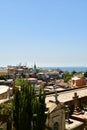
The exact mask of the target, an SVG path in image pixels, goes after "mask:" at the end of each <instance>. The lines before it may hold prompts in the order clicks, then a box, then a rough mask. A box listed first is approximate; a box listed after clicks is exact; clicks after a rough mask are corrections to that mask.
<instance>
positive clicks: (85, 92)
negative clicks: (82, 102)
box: [45, 87, 87, 103]
mask: <svg viewBox="0 0 87 130" xmlns="http://www.w3.org/2000/svg"><path fill="white" fill-rule="evenodd" d="M75 92H77V95H78V96H79V98H82V97H86V96H87V87H84V88H79V89H74V90H70V91H64V92H58V93H57V94H58V96H57V99H58V100H59V101H60V102H63V103H65V102H68V101H72V100H73V97H74V93H75ZM49 100H51V101H55V94H50V95H46V100H45V102H46V103H48V102H49Z"/></svg>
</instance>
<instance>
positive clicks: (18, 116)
mask: <svg viewBox="0 0 87 130" xmlns="http://www.w3.org/2000/svg"><path fill="white" fill-rule="evenodd" d="M16 85H20V86H21V88H20V89H18V88H15V90H14V98H13V121H14V127H15V129H16V130H24V129H25V130H32V129H33V130H39V129H42V130H44V128H45V120H46V117H45V108H46V107H45V93H44V91H43V90H42V89H40V91H39V95H38V96H37V95H36V94H35V90H34V87H32V86H31V85H29V84H28V82H27V81H24V80H23V79H17V81H16ZM35 115H36V116H35ZM42 116H43V118H42Z"/></svg>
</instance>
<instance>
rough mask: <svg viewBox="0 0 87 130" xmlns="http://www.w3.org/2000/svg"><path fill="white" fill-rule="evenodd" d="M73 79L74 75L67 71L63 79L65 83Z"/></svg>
mask: <svg viewBox="0 0 87 130" xmlns="http://www.w3.org/2000/svg"><path fill="white" fill-rule="evenodd" d="M71 77H72V74H71V73H69V72H67V71H66V72H65V73H64V77H63V79H64V82H68V81H69V80H70V79H71Z"/></svg>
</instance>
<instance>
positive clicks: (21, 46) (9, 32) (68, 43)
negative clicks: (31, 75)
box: [0, 0, 87, 67]
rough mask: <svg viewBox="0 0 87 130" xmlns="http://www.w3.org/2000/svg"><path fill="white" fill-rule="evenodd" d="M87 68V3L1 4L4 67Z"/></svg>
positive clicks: (1, 0) (32, 0) (24, 0)
mask: <svg viewBox="0 0 87 130" xmlns="http://www.w3.org/2000/svg"><path fill="white" fill-rule="evenodd" d="M20 62H21V63H22V64H27V65H29V66H31V65H33V64H34V63H36V64H37V66H57V67H58V66H87V0H0V66H3V65H4V66H6V65H8V64H9V65H17V64H19V63H20Z"/></svg>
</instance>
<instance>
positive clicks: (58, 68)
mask: <svg viewBox="0 0 87 130" xmlns="http://www.w3.org/2000/svg"><path fill="white" fill-rule="evenodd" d="M43 68H44V69H47V70H63V71H68V72H72V71H76V72H86V71H87V67H43Z"/></svg>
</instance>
